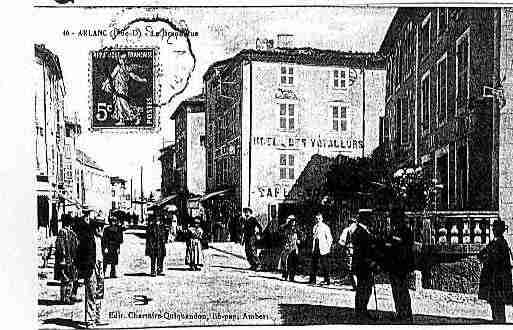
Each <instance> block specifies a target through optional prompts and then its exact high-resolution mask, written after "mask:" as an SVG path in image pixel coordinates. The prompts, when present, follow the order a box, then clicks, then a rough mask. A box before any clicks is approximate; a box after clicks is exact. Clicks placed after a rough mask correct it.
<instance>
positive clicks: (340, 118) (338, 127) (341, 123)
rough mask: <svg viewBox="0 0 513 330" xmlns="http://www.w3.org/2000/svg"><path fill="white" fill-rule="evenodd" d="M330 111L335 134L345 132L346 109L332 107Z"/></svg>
mask: <svg viewBox="0 0 513 330" xmlns="http://www.w3.org/2000/svg"><path fill="white" fill-rule="evenodd" d="M331 110H332V113H333V130H334V131H337V132H345V131H347V107H345V106H341V105H333V106H331Z"/></svg>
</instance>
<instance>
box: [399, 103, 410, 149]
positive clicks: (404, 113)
mask: <svg viewBox="0 0 513 330" xmlns="http://www.w3.org/2000/svg"><path fill="white" fill-rule="evenodd" d="M408 101H409V100H408V97H405V98H402V99H401V101H400V102H401V143H402V144H407V143H408V140H409V139H408V138H409V136H408V134H409V129H408V128H409V120H410V118H409V112H408Z"/></svg>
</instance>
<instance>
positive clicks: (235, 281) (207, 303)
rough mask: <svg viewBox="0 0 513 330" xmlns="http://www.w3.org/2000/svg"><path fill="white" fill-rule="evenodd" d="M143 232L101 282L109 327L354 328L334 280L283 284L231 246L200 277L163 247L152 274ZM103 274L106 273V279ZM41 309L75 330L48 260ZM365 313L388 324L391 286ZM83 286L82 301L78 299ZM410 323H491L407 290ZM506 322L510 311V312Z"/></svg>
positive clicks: (76, 318)
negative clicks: (159, 272)
mask: <svg viewBox="0 0 513 330" xmlns="http://www.w3.org/2000/svg"><path fill="white" fill-rule="evenodd" d="M141 234H142V232H141V231H138V232H137V231H134V230H128V231H126V232H125V243H124V244H123V245H122V246H121V254H120V265H118V278H117V279H109V278H107V279H105V299H104V301H103V305H102V307H103V309H102V318H103V320H104V321H106V322H108V323H109V325H108V326H106V328H119V327H130V328H151V327H166V326H201V325H276V324H278V325H279V324H283V325H294V324H336V323H354V322H356V321H355V319H354V318H353V316H352V307H353V303H354V291H351V290H350V287H349V286H346V285H342V284H340V281H339V280H337V279H335V281H333V284H332V285H330V286H328V287H320V286H312V285H307V284H305V282H306V281H307V278H306V277H304V276H298V277H297V279H296V280H297V283H291V282H286V281H283V280H282V279H281V276H280V274H278V273H272V272H258V273H257V272H253V271H249V270H247V268H248V267H249V265H248V264H247V262H246V260H245V258H244V249H243V247H241V246H240V245H236V244H233V243H214V244H213V245H212V246H211V248H210V249H208V250H207V252H206V263H207V266H206V267H204V269H203V270H202V271H200V272H194V271H189V270H188V267H187V266H185V265H184V255H185V244H184V243H181V242H176V243H171V244H168V248H167V257H166V260H165V267H164V269H165V276H158V277H150V276H149V258H147V257H145V256H144V247H145V240H144V239H143V238H141V236H142V235H141ZM107 274H108V273H107ZM39 289H40V293H39V297H38V298H39V299H38V304H39V311H38V319H39V322H40V327H41V328H42V329H50V328H52V329H53V328H69V327H80V326H81V322H82V321H83V320H84V302H83V301H82V302H79V303H76V304H75V305H72V306H69V305H60V304H59V284H58V282H56V281H54V280H53V259H52V260H51V261H50V263H49V265H48V266H47V267H46V268H39ZM376 290H377V303H378V312H376V311H375V299H374V295H373V296H372V297H371V301H370V304H369V309H370V310H371V311H372V314H373V316H374V317H375V318H376V323H390V322H391V318H392V311H393V310H394V308H393V300H392V294H391V290H390V286H389V285H385V284H379V285H377V289H376ZM83 295H84V289H83V286H81V287H80V288H79V298H81V299H83ZM412 305H413V312H414V321H415V323H420V324H447V323H450V324H461V323H463V324H468V323H483V322H486V321H487V320H490V319H491V315H490V310H489V306H488V305H487V304H486V302H484V301H480V300H477V297H476V296H475V295H465V294H456V293H448V292H441V291H435V290H423V291H421V292H413V291H412ZM506 313H507V319H508V320H512V319H513V311H512V309H511V307H510V306H507V310H506Z"/></svg>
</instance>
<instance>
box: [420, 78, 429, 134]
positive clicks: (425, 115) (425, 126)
mask: <svg viewBox="0 0 513 330" xmlns="http://www.w3.org/2000/svg"><path fill="white" fill-rule="evenodd" d="M429 85H430V79H429V71H428V72H426V74H425V75H424V77H422V83H421V91H422V94H421V99H420V102H421V109H422V133H427V132H429V111H430V99H429V98H430V90H429Z"/></svg>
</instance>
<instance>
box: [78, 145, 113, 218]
mask: <svg viewBox="0 0 513 330" xmlns="http://www.w3.org/2000/svg"><path fill="white" fill-rule="evenodd" d="M76 157H77V163H78V164H79V168H78V172H79V178H78V180H77V184H78V187H79V200H80V202H81V204H82V205H87V206H88V207H89V208H91V209H93V210H94V211H95V213H96V215H100V216H102V217H107V216H108V214H109V210H110V209H111V206H112V189H111V182H110V176H109V175H108V174H107V173H105V171H104V170H103V169H102V168H101V167H100V166H99V165H98V164H97V163H96V162H95V161H94V160H93V159H92V158H91V157H89V156H88V155H87V154H86V153H85V152H83V151H82V150H80V149H77V154H76Z"/></svg>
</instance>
